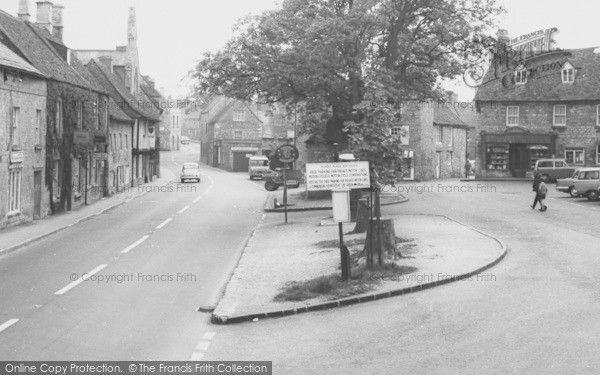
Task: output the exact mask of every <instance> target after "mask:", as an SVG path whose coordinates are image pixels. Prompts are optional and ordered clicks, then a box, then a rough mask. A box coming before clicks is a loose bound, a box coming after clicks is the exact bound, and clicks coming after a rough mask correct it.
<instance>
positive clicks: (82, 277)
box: [54, 264, 107, 296]
mask: <svg viewBox="0 0 600 375" xmlns="http://www.w3.org/2000/svg"><path fill="white" fill-rule="evenodd" d="M106 266H107V265H106V264H101V265H99V266H98V267H96V268H94V269H93V270H91V271H90V272H87V273H84V274H83V275H81V276H80V277H79V278H78V279H77V280H75V281H73V282H72V283H71V284H69V285H67V286H65V287H64V288H62V289H61V290H59V291H58V292H56V293H54V294H56V295H59V296H60V295H63V294H65V293H66V292H68V291H69V290H71V289H73V288H75V287H76V286H77V285H79V284H81V283H82V282H84V281H85V280H86V279H87V278H89V277H90V276H92V275H95V274H97V273H98V272H100V271H101V270H102V269H103V268H104V267H106Z"/></svg>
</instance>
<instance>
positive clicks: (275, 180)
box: [265, 170, 302, 191]
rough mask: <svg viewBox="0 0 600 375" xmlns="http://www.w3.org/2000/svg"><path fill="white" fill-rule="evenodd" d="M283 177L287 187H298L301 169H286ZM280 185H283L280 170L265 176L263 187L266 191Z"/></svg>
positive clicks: (273, 189)
mask: <svg viewBox="0 0 600 375" xmlns="http://www.w3.org/2000/svg"><path fill="white" fill-rule="evenodd" d="M285 177H286V178H285V179H286V182H287V186H288V188H293V189H295V188H298V187H299V186H300V181H302V171H298V170H289V171H286V172H285ZM280 186H283V172H282V171H281V170H278V171H273V172H271V173H270V174H269V175H266V176H265V189H267V190H268V191H275V190H277V189H278V188H279V187H280Z"/></svg>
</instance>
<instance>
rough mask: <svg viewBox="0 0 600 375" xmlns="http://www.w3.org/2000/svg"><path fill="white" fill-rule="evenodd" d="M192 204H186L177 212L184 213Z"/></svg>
mask: <svg viewBox="0 0 600 375" xmlns="http://www.w3.org/2000/svg"><path fill="white" fill-rule="evenodd" d="M190 207H191V206H190V205H187V206H185V207H184V208H182V209H181V210H179V211H177V214H178V215H180V214H182V213H184V212H185V211H186V210H187V209H188V208H190Z"/></svg>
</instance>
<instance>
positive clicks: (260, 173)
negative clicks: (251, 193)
mask: <svg viewBox="0 0 600 375" xmlns="http://www.w3.org/2000/svg"><path fill="white" fill-rule="evenodd" d="M272 173H273V171H272V170H271V169H270V168H269V158H267V157H266V156H263V155H257V156H250V160H249V161H248V174H249V175H250V179H251V180H253V179H255V178H260V179H263V178H265V177H266V176H269V175H271V174H272Z"/></svg>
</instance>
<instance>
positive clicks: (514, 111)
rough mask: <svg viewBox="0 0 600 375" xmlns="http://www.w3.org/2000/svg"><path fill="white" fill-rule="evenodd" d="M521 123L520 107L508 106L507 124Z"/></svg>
mask: <svg viewBox="0 0 600 375" xmlns="http://www.w3.org/2000/svg"><path fill="white" fill-rule="evenodd" d="M517 125H519V107H518V106H508V107H506V126H517Z"/></svg>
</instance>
